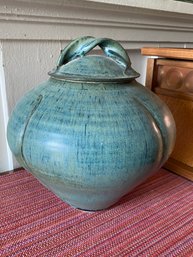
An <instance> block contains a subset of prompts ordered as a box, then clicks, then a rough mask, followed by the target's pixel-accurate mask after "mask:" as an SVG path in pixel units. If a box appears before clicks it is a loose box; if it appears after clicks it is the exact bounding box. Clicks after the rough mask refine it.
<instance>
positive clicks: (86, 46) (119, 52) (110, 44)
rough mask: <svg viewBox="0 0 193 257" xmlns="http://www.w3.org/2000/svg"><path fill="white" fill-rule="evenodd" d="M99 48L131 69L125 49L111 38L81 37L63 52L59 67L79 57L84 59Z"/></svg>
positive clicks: (58, 63)
mask: <svg viewBox="0 0 193 257" xmlns="http://www.w3.org/2000/svg"><path fill="white" fill-rule="evenodd" d="M96 46H99V47H100V48H101V49H102V50H103V52H104V53H105V54H106V55H107V56H108V57H111V58H113V59H114V60H115V61H116V62H117V63H118V64H119V65H122V66H123V67H125V70H127V69H128V68H130V66H131V62H130V59H129V57H128V55H127V52H126V51H125V49H124V48H123V47H122V46H121V45H120V44H119V43H118V42H117V41H115V40H112V39H109V38H94V37H90V36H86V37H80V38H78V39H75V40H74V41H72V42H71V43H70V44H69V45H67V46H66V47H65V48H64V49H63V50H62V51H61V55H60V57H59V59H58V62H57V67H59V66H62V65H64V64H66V63H68V62H70V61H72V60H74V59H76V58H78V57H83V56H84V55H86V54H87V53H88V52H90V51H91V50H92V49H93V48H94V47H96Z"/></svg>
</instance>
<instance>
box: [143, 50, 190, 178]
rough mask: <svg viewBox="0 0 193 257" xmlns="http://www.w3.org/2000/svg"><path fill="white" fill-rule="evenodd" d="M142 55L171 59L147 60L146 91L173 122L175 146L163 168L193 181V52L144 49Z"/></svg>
mask: <svg viewBox="0 0 193 257" xmlns="http://www.w3.org/2000/svg"><path fill="white" fill-rule="evenodd" d="M141 52H142V54H145V55H150V56H154V55H158V56H161V57H168V58H173V59H163V58H154V59H152V58H149V59H148V62H147V73H146V87H148V88H150V89H151V90H152V91H153V92H154V93H156V94H157V95H158V96H159V97H160V98H161V99H162V100H163V101H164V102H165V103H166V104H167V105H168V107H169V109H170V110H171V112H172V114H173V117H174V119H175V122H176V128H177V135H176V144H175V147H174V150H173V153H172V155H171V157H170V158H169V160H168V161H167V163H166V164H165V166H164V167H165V168H167V169H169V170H171V171H173V172H175V173H177V174H179V175H181V176H184V177H186V178H188V179H190V180H192V181H193V133H192V130H193V62H192V61H190V60H193V49H168V48H143V49H142V51H141ZM176 58H178V59H176ZM181 59H186V60H181Z"/></svg>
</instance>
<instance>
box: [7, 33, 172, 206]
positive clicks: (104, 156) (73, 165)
mask: <svg viewBox="0 0 193 257" xmlns="http://www.w3.org/2000/svg"><path fill="white" fill-rule="evenodd" d="M95 46H99V47H100V48H101V49H102V50H103V52H104V55H86V54H87V53H88V52H90V51H91V50H92V49H93V48H94V47H95ZM49 75H50V78H49V80H48V81H46V82H44V83H43V84H41V85H39V86H38V87H35V88H34V89H33V90H31V91H30V92H28V93H27V94H26V95H24V97H23V98H22V99H21V100H20V101H19V102H18V104H17V105H16V107H15V109H14V111H13V113H12V115H11V117H10V120H9V124H8V142H9V145H10V148H11V150H12V152H13V154H14V155H15V157H16V159H17V161H18V162H19V163H20V164H21V165H22V166H23V167H25V168H26V169H27V170H28V171H29V172H31V173H32V174H33V175H34V176H35V177H37V178H38V179H39V180H40V181H41V182H42V183H43V184H44V185H45V186H46V187H48V188H49V189H50V190H52V191H53V192H54V193H55V194H56V195H58V196H59V197H60V198H61V199H63V200H64V201H66V202H67V203H69V204H71V205H72V206H74V207H76V208H80V209H84V210H100V209H104V208H107V207H109V206H111V205H113V204H114V203H115V202H117V201H118V200H119V199H120V198H121V197H122V196H123V195H125V194H126V193H128V192H129V191H130V190H132V189H133V188H134V187H135V186H136V185H138V184H139V183H141V182H142V181H144V180H145V179H146V178H147V177H148V176H150V175H152V174H153V173H154V172H156V171H157V170H158V169H159V168H160V167H161V166H162V165H163V163H164V162H165V161H166V160H167V159H168V157H169V155H170V153H171V151H172V149H173V146H174V140H175V124H174V120H173V117H172V115H171V113H170V111H169V109H168V108H167V106H166V105H165V104H164V103H163V102H162V101H161V100H160V99H159V98H158V97H157V96H156V95H154V94H153V93H152V92H150V91H149V90H148V89H146V88H145V87H144V86H142V85H140V84H139V83H137V82H136V81H135V78H136V77H138V76H139V74H138V73H136V72H135V71H134V70H133V69H132V68H131V64H130V60H129V57H128V55H127V53H126V51H125V50H124V49H123V48H122V46H121V45H120V44H119V43H117V42H116V41H114V40H111V39H95V38H93V37H83V38H79V39H77V40H75V41H73V42H72V43H71V44H69V45H68V46H67V47H66V48H65V49H64V50H63V51H62V52H61V55H60V58H59V60H58V63H57V67H56V69H55V70H53V71H52V72H50V73H49Z"/></svg>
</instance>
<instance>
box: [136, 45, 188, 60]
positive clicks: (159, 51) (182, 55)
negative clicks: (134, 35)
mask: <svg viewBox="0 0 193 257" xmlns="http://www.w3.org/2000/svg"><path fill="white" fill-rule="evenodd" d="M141 53H142V54H143V55H148V56H160V57H167V58H172V59H185V60H193V49H187V48H185V49H184V48H165V47H163V48H152V47H144V48H142V49H141Z"/></svg>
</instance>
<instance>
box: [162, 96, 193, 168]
mask: <svg viewBox="0 0 193 257" xmlns="http://www.w3.org/2000/svg"><path fill="white" fill-rule="evenodd" d="M159 96H160V98H161V99H162V100H163V101H164V102H165V103H166V104H167V105H168V107H169V108H170V110H171V112H172V114H173V116H174V119H175V122H176V128H177V131H176V133H177V134H176V144H175V148H174V151H173V153H172V155H171V157H172V158H173V159H175V160H177V161H180V162H182V163H184V164H186V165H188V166H190V167H192V168H193V133H192V130H193V118H192V119H191V118H190V117H193V102H192V101H186V100H183V99H178V98H175V97H171V96H165V95H159Z"/></svg>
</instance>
